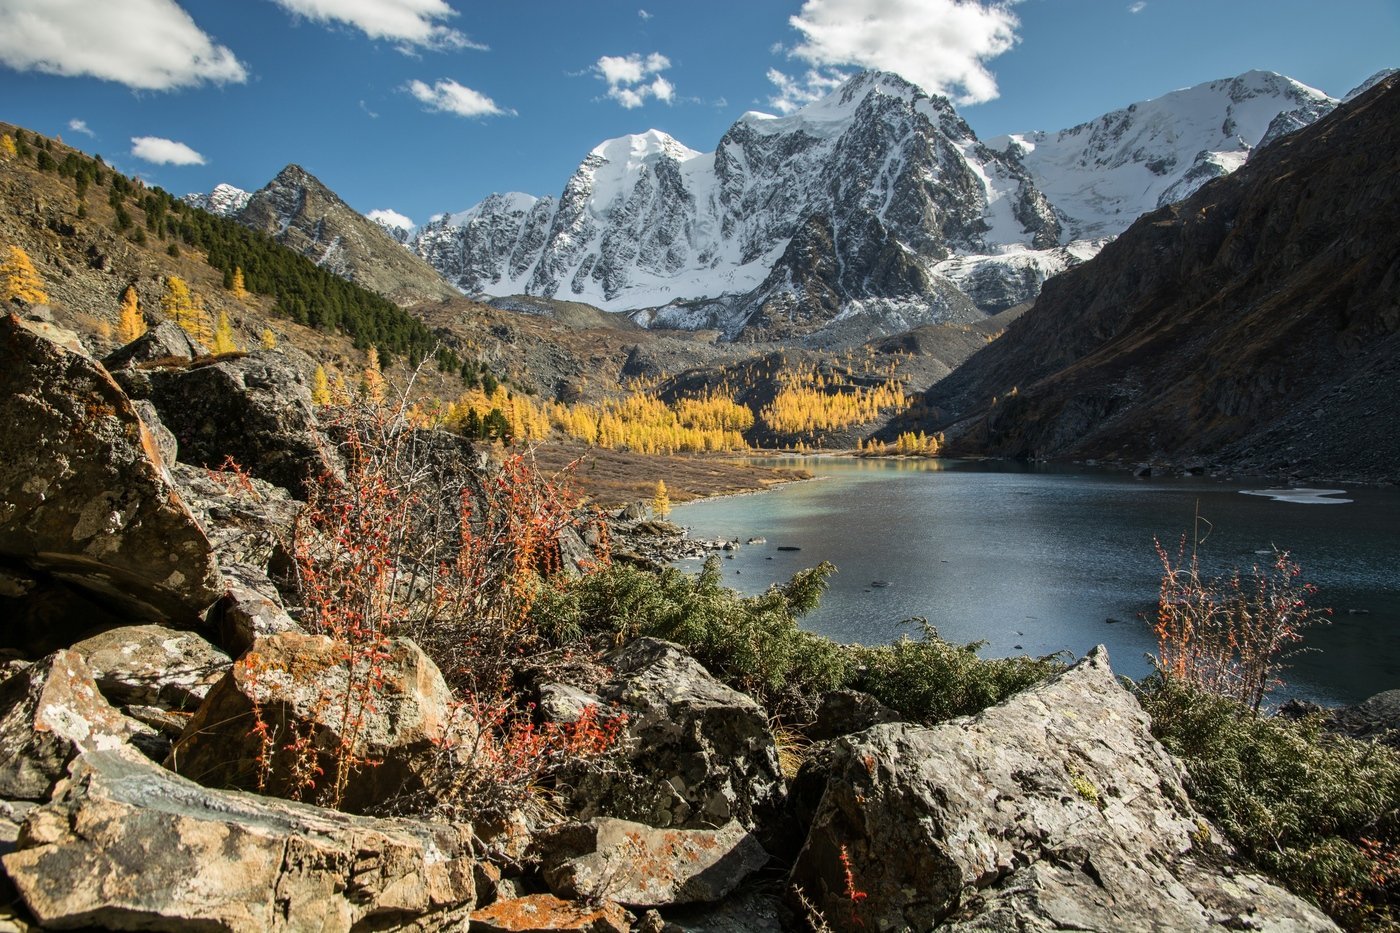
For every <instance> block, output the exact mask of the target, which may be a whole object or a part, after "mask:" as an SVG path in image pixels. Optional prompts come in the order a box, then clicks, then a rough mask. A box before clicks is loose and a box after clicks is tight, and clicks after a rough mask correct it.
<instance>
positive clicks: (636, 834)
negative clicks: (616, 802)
mask: <svg viewBox="0 0 1400 933" xmlns="http://www.w3.org/2000/svg"><path fill="white" fill-rule="evenodd" d="M536 849H537V854H538V855H539V859H540V869H541V871H542V873H543V874H544V878H545V881H546V882H547V883H548V884H549V888H550V890H551V891H553V892H554V893H555V894H558V895H559V896H560V897H567V898H570V899H573V900H584V901H588V902H590V903H593V902H596V901H599V900H604V899H607V900H613V901H617V902H618V903H619V904H625V905H627V906H628V907H661V906H665V905H668V904H694V903H710V902H713V901H718V900H720V899H722V898H724V897H725V896H727V895H728V894H729V893H730V892H732V891H733V890H734V889H735V888H737V887H738V886H739V884H740V882H742V881H743V880H744V879H745V878H746V877H748V876H749V875H750V874H751V873H753V872H755V871H757V870H758V869H759V868H762V867H763V865H764V863H765V862H767V861H768V853H767V852H765V851H764V850H763V846H762V845H761V844H759V841H758V839H757V838H756V837H755V836H754V835H753V834H752V833H750V832H748V831H747V830H745V829H744V828H743V827H742V826H740V825H739V824H738V823H729V824H728V825H726V826H723V827H721V828H720V829H653V828H652V827H650V826H644V825H642V824H641V823H632V822H628V821H627V820H615V819H609V818H606V817H604V818H598V819H593V820H589V821H588V822H587V823H563V824H560V825H558V826H555V827H552V828H551V829H549V830H547V831H546V832H545V833H543V834H542V835H541V836H540V838H539V839H537V840H536Z"/></svg>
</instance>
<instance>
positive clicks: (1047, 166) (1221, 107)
mask: <svg viewBox="0 0 1400 933" xmlns="http://www.w3.org/2000/svg"><path fill="white" fill-rule="evenodd" d="M1336 105H1337V102H1336V101H1335V100H1333V99H1332V98H1330V97H1328V96H1327V95H1326V94H1324V93H1322V92H1321V91H1318V90H1314V89H1313V88H1310V87H1307V86H1306V85H1303V84H1299V83H1298V82H1297V81H1294V80H1293V79H1291V78H1285V77H1284V76H1282V75H1278V74H1274V73H1273V72H1268V71H1249V72H1245V73H1244V74H1242V75H1240V76H1239V77H1237V78H1227V79H1224V80H1220V81H1211V82H1208V83H1206V84H1198V85H1196V86H1195V87H1190V88H1185V89H1183V90H1180V91H1172V92H1171V93H1170V94H1164V95H1162V96H1161V97H1157V98H1154V99H1152V100H1148V101H1142V102H1141V103H1136V104H1130V105H1129V106H1128V107H1126V108H1124V109H1122V110H1115V111H1113V112H1112V113H1106V114H1104V115H1103V116H1101V117H1099V118H1098V119H1096V120H1091V121H1089V122H1088V123H1081V124H1080V125H1079V126H1075V127H1071V128H1069V129H1067V130H1060V131H1059V132H1058V133H1044V132H1036V133H1022V134H1016V135H1012V136H1007V137H1000V138H999V139H996V140H991V141H989V145H991V146H993V147H994V148H996V149H998V150H1001V151H1003V152H1005V153H1006V155H1007V156H1008V157H1009V158H1012V159H1015V160H1018V161H1019V162H1020V164H1021V165H1023V166H1024V167H1025V168H1026V170H1027V171H1028V172H1029V173H1030V174H1031V176H1032V177H1034V178H1035V180H1036V182H1037V183H1038V184H1039V185H1040V187H1041V190H1043V191H1044V192H1045V195H1046V197H1048V198H1049V199H1050V202H1051V203H1052V204H1054V205H1055V209H1056V210H1057V211H1058V212H1059V213H1060V214H1061V215H1062V216H1063V217H1064V218H1065V219H1066V221H1067V222H1068V226H1069V229H1070V232H1071V235H1072V236H1073V237H1074V238H1075V239H1084V238H1090V237H1105V236H1116V235H1117V234H1119V233H1121V232H1122V231H1123V230H1125V229H1126V228H1127V227H1128V225H1129V224H1130V223H1132V222H1133V221H1134V220H1136V219H1137V218H1138V217H1139V216H1140V215H1142V214H1144V213H1146V212H1148V211H1151V210H1155V209H1156V208H1158V207H1161V206H1162V205H1165V204H1170V203H1172V202H1173V201H1180V200H1182V199H1183V198H1186V197H1189V196H1190V195H1191V194H1194V193H1195V192H1196V190H1197V189H1199V188H1200V187H1201V186H1202V185H1204V184H1205V183H1206V182H1208V181H1210V180H1211V179H1212V178H1219V177H1220V176H1222V175H1228V174H1230V173H1231V172H1233V171H1235V169H1237V168H1239V167H1240V166H1241V165H1243V164H1244V162H1245V160H1246V159H1247V158H1249V154H1250V152H1251V151H1252V150H1253V149H1254V148H1255V147H1256V146H1258V145H1260V144H1261V143H1264V142H1269V141H1272V140H1273V139H1275V138H1277V137H1278V136H1280V135H1283V134H1284V133H1285V132H1291V131H1293V130H1296V129H1299V128H1301V127H1303V126H1307V125H1308V124H1310V123H1312V122H1313V121H1314V120H1317V119H1318V118H1319V117H1322V116H1324V115H1326V114H1328V113H1330V112H1331V111H1332V109H1333V108H1334V107H1335V106H1336ZM1276 120H1277V123H1276Z"/></svg>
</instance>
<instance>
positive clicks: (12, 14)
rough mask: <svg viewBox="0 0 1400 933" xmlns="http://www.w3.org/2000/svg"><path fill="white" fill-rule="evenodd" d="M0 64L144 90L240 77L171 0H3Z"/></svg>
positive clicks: (231, 59)
mask: <svg viewBox="0 0 1400 933" xmlns="http://www.w3.org/2000/svg"><path fill="white" fill-rule="evenodd" d="M0 63H3V64H5V65H8V66H9V67H11V68H13V69H15V70H16V71H41V72H44V73H45V74H52V75H62V76H63V77H68V78H76V77H91V78H100V79H102V80H103V81H115V82H117V83H118V84H125V85H126V86H128V87H132V88H137V89H140V90H147V91H168V90H171V89H173V88H178V87H192V86H194V85H198V84H202V83H204V82H209V83H211V84H226V83H229V82H233V83H242V82H244V81H247V80H248V72H247V70H246V69H245V68H244V67H243V64H242V63H241V62H239V60H238V58H237V57H236V56H235V55H234V54H233V52H232V51H230V50H229V49H227V48H226V47H224V46H222V45H219V44H217V43H216V42H215V41H214V40H213V39H212V38H210V37H209V36H208V35H207V34H206V33H205V32H204V31H203V30H201V29H200V28H199V27H198V26H196V25H195V22H194V20H193V19H191V18H190V15H189V14H188V13H186V12H185V11H184V10H182V9H180V7H179V6H177V5H176V4H175V2H174V0H101V2H100V3H93V2H92V0H3V2H0Z"/></svg>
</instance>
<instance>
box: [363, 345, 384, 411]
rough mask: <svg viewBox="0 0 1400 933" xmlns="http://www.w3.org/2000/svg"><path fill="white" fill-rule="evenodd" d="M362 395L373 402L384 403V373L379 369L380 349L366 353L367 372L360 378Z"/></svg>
mask: <svg viewBox="0 0 1400 933" xmlns="http://www.w3.org/2000/svg"><path fill="white" fill-rule="evenodd" d="M360 395H361V396H363V397H364V398H366V399H368V400H369V401H371V402H382V401H384V373H383V372H382V371H381V370H380V368H379V349H378V348H377V347H370V348H369V349H368V350H366V351H365V371H364V373H363V374H361V376H360Z"/></svg>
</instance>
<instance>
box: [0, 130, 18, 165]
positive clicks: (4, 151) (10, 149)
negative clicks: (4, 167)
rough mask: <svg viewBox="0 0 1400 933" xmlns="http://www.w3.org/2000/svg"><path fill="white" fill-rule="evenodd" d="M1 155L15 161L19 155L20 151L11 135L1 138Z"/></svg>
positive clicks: (7, 134)
mask: <svg viewBox="0 0 1400 933" xmlns="http://www.w3.org/2000/svg"><path fill="white" fill-rule="evenodd" d="M0 155H3V156H4V157H5V158H6V159H13V158H15V157H16V156H18V155H19V150H18V149H17V148H15V138H14V137H13V136H11V135H10V134H9V133H6V134H5V135H4V136H0Z"/></svg>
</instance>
